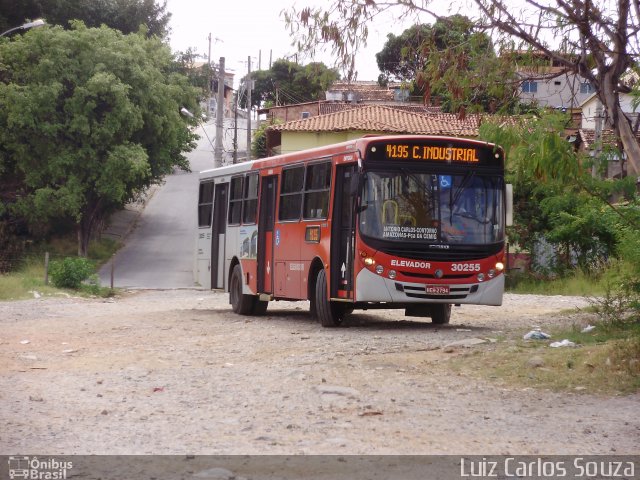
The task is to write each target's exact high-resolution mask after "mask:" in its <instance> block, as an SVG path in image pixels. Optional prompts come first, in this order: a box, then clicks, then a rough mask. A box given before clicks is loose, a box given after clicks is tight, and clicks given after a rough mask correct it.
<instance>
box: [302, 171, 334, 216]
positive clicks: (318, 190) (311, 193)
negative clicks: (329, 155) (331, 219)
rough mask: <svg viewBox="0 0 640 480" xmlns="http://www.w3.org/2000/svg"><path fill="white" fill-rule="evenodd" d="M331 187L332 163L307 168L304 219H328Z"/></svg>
mask: <svg viewBox="0 0 640 480" xmlns="http://www.w3.org/2000/svg"><path fill="white" fill-rule="evenodd" d="M330 187H331V162H323V163H315V164H311V165H309V166H307V176H306V178H305V186H304V208H303V212H302V218H304V219H316V218H318V219H320V218H327V215H328V213H329V189H330Z"/></svg>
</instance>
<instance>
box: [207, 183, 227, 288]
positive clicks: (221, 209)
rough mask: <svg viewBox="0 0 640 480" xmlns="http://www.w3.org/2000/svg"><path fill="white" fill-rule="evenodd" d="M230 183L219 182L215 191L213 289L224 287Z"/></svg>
mask: <svg viewBox="0 0 640 480" xmlns="http://www.w3.org/2000/svg"><path fill="white" fill-rule="evenodd" d="M228 190H229V184H228V183H218V184H217V185H216V186H215V190H214V193H213V225H212V231H211V289H212V290H213V289H216V288H219V289H224V244H225V241H224V239H225V233H226V231H227V203H228V202H227V200H228V199H227V191H228Z"/></svg>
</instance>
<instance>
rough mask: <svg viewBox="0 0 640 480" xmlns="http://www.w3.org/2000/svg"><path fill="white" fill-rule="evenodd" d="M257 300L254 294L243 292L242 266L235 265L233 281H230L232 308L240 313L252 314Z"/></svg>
mask: <svg viewBox="0 0 640 480" xmlns="http://www.w3.org/2000/svg"><path fill="white" fill-rule="evenodd" d="M255 301H256V299H255V297H254V296H253V295H244V294H243V293H242V267H240V265H236V266H235V267H233V272H232V273H231V282H229V303H230V304H231V309H232V310H233V311H234V312H235V313H237V314H239V315H250V314H251V313H253V307H254V305H255Z"/></svg>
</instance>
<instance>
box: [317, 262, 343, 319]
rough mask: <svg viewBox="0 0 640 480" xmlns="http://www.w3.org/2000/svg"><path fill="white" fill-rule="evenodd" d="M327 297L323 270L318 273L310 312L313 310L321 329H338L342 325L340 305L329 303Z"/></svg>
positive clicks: (325, 278)
mask: <svg viewBox="0 0 640 480" xmlns="http://www.w3.org/2000/svg"><path fill="white" fill-rule="evenodd" d="M328 297H329V296H328V295H327V274H326V272H325V271H324V270H320V271H319V272H318V277H317V279H316V292H315V298H314V301H313V302H312V307H311V308H312V310H315V313H316V316H317V317H318V320H320V324H321V325H322V326H323V327H338V326H340V324H341V323H342V317H343V316H344V311H343V309H342V308H341V305H336V304H335V303H334V302H331V301H330V300H329V298H328Z"/></svg>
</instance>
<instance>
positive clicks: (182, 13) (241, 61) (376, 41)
mask: <svg viewBox="0 0 640 480" xmlns="http://www.w3.org/2000/svg"><path fill="white" fill-rule="evenodd" d="M300 1H302V0H298V3H297V4H298V5H299V4H300ZM304 1H306V2H307V3H312V2H313V1H314V0H304ZM315 1H316V3H318V4H320V5H324V6H326V5H327V4H328V2H327V1H323V0H315ZM292 4H293V0H230V1H228V2H220V1H214V0H168V1H167V10H168V11H169V12H171V14H172V17H171V23H170V26H171V36H170V40H171V47H172V49H173V50H174V51H177V50H180V51H185V50H186V49H187V48H189V47H192V48H194V49H195V50H196V51H197V52H198V53H200V54H205V55H206V54H207V51H208V48H209V46H208V40H207V36H208V35H209V33H211V37H212V42H211V58H212V60H213V61H214V62H216V63H217V62H218V59H219V58H220V57H225V65H226V68H227V70H232V71H234V72H235V74H236V81H237V80H238V79H239V78H240V77H242V76H243V75H245V74H246V72H247V66H246V65H247V57H248V56H251V57H252V61H251V62H252V70H257V68H258V59H259V56H260V55H261V59H262V61H261V65H262V69H268V68H269V56H270V55H271V57H272V59H273V60H274V61H275V60H276V59H278V58H282V57H287V56H292V55H293V54H295V53H296V50H295V48H294V47H292V46H291V38H290V37H289V34H288V32H287V30H286V28H285V23H284V19H283V17H282V16H281V15H280V12H281V11H282V10H283V9H288V8H290V6H291V5H292ZM425 21H426V22H428V23H432V20H431V19H425ZM409 25H410V22H408V23H407V24H406V25H402V24H399V23H398V22H394V21H393V20H392V19H390V17H389V16H388V17H387V18H385V19H381V20H379V21H376V22H375V24H374V25H372V26H370V33H369V41H368V42H367V43H368V46H367V48H366V49H364V50H362V51H361V52H360V55H359V56H358V59H357V61H356V68H357V70H358V80H377V78H378V74H379V73H380V72H379V71H378V67H377V64H376V60H375V54H376V53H377V52H379V51H380V50H382V47H383V46H384V42H385V41H386V36H387V33H390V32H393V33H394V34H395V35H399V34H400V33H402V31H403V30H404V29H405V28H407V27H408V26H409ZM216 39H217V40H216ZM315 60H316V61H322V62H324V63H325V64H326V65H327V66H330V67H331V66H333V60H332V57H331V55H330V53H329V52H325V53H319V54H318V56H317V57H316V59H315ZM310 61H311V60H309V59H302V60H301V63H303V64H307V63H309V62H310ZM236 84H237V83H236Z"/></svg>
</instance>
